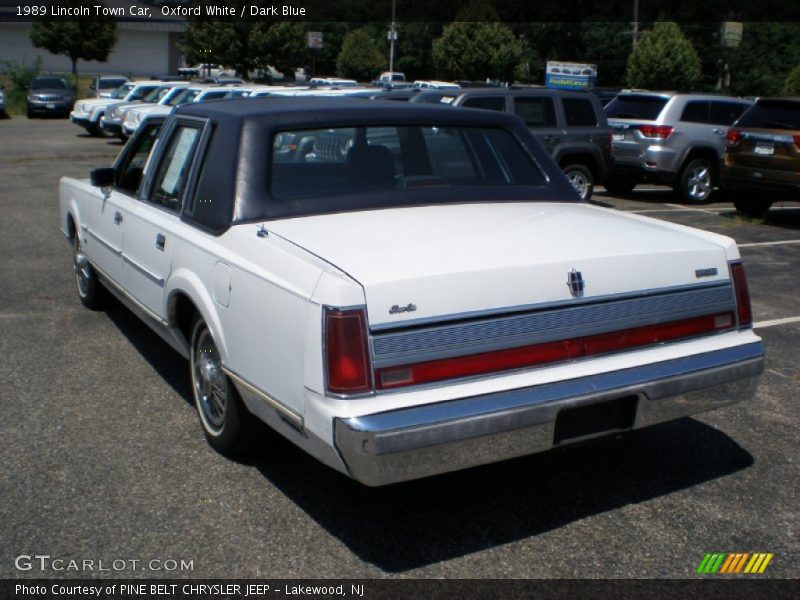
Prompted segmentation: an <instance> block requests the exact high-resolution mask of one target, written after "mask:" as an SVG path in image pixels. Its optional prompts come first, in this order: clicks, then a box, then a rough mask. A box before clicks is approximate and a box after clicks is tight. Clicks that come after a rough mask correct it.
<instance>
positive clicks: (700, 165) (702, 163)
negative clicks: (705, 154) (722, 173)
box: [675, 158, 717, 204]
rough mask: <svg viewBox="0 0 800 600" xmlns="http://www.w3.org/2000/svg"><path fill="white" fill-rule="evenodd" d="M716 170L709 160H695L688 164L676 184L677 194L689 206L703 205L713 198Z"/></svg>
mask: <svg viewBox="0 0 800 600" xmlns="http://www.w3.org/2000/svg"><path fill="white" fill-rule="evenodd" d="M716 175H717V174H716V169H715V168H714V165H713V163H712V162H711V161H710V160H709V159H707V158H695V159H694V160H690V161H689V162H688V163H686V166H684V167H683V169H682V170H681V173H680V175H679V176H678V181H677V182H676V184H675V193H676V194H678V195H679V196H680V197H681V200H683V201H684V202H687V203H689V204H702V203H704V202H706V201H708V199H709V198H710V197H711V192H712V191H714V182H715V181H716Z"/></svg>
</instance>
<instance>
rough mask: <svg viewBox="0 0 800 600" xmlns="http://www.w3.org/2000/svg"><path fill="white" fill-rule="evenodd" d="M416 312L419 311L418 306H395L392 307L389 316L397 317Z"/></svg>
mask: <svg viewBox="0 0 800 600" xmlns="http://www.w3.org/2000/svg"><path fill="white" fill-rule="evenodd" d="M415 310H417V305H416V304H413V303H409V304H406V305H405V306H399V305H397V304H395V305H394V306H392V308H390V309H389V314H390V315H397V314H400V313H406V312H414V311H415Z"/></svg>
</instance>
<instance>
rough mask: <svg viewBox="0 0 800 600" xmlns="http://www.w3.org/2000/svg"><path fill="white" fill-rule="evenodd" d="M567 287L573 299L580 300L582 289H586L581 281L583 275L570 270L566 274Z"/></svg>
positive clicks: (584, 283)
mask: <svg viewBox="0 0 800 600" xmlns="http://www.w3.org/2000/svg"><path fill="white" fill-rule="evenodd" d="M567 287H568V288H569V291H570V293H571V294H572V297H573V298H580V297H581V296H583V289H584V287H586V282H584V281H583V275H581V272H580V271H576V270H575V269H572V271H570V272H569V273H567Z"/></svg>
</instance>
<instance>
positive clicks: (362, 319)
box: [324, 308, 372, 394]
mask: <svg viewBox="0 0 800 600" xmlns="http://www.w3.org/2000/svg"><path fill="white" fill-rule="evenodd" d="M324 314H325V318H324V323H325V333H324V336H325V367H326V373H327V376H328V377H327V379H328V381H327V391H329V392H333V393H334V394H362V393H365V392H371V391H372V369H371V366H370V360H369V349H368V346H367V315H366V313H365V311H364V309H361V308H359V309H354V310H339V309H333V308H326V309H325V313H324Z"/></svg>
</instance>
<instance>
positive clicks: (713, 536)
mask: <svg viewBox="0 0 800 600" xmlns="http://www.w3.org/2000/svg"><path fill="white" fill-rule="evenodd" d="M81 131H82V130H80V129H79V128H77V127H76V126H74V125H71V124H70V123H68V122H67V121H64V120H32V121H27V120H26V119H20V118H15V119H10V120H2V121H0V182H2V183H0V214H2V225H3V226H2V235H0V257H2V258H0V278H1V279H0V280H1V281H2V282H3V285H2V288H0V350H1V351H2V360H0V381H2V384H1V385H0V409H2V415H3V416H2V419H0V440H2V442H0V444H2V468H1V469H0V548H1V549H0V577H26V576H30V577H42V576H45V577H62V576H63V577H80V576H85V575H92V574H91V573H80V572H74V571H61V572H53V571H49V572H44V573H43V572H41V571H38V570H31V571H19V570H17V569H16V568H15V565H14V563H15V560H14V559H15V557H17V556H18V555H22V554H30V555H32V554H46V555H50V556H51V557H53V558H63V559H77V560H83V559H94V560H98V559H103V560H105V561H107V562H111V561H113V560H115V559H125V560H141V561H142V562H148V561H151V560H154V559H155V560H159V561H162V564H163V562H164V561H167V560H177V561H180V560H184V561H192V563H193V569H192V570H187V571H171V572H167V571H165V570H164V569H162V570H157V571H138V570H136V571H131V570H123V571H121V572H112V573H110V575H119V576H125V577H132V576H147V577H158V576H179V577H204V578H212V577H241V578H253V577H269V578H273V577H274V578H283V577H287V578H304V577H314V578H325V577H336V578H342V577H344V578H361V577H398V576H399V577H414V578H429V577H430V578H433V577H436V578H441V577H445V578H540V577H544V578H551V577H558V578H568V577H569V578H572V577H576V578H583V577H590V578H597V577H611V578H617V577H624V578H650V577H690V576H694V572H695V569H696V568H697V566H698V564H699V563H700V561H701V560H702V558H703V556H704V554H705V553H706V552H770V553H774V558H773V559H772V562H771V563H770V565H769V567H768V569H767V570H766V572H765V573H764V575H762V577H797V575H798V572H799V569H798V568H799V567H800V531H798V523H800V452H798V447H799V445H798V431H799V430H800V280H798V272H800V206H797V205H792V204H786V205H785V206H782V205H776V206H775V207H774V208H773V210H772V211H771V212H770V214H769V215H768V217H767V219H766V220H764V221H763V222H762V221H750V220H745V219H741V218H739V217H738V216H736V214H735V212H734V211H733V209H732V207H731V205H730V204H727V203H724V202H722V201H717V202H712V203H710V204H706V205H702V206H691V207H687V206H684V205H680V204H675V203H674V202H675V201H674V199H673V198H672V196H671V195H670V193H669V191H667V190H666V189H665V188H661V189H645V190H642V191H637V192H636V193H635V194H634V195H633V196H631V197H630V198H627V199H618V198H614V197H610V196H608V195H606V194H605V193H604V192H603V191H602V190H600V191H598V193H596V195H595V199H594V201H595V202H596V203H598V204H602V205H608V206H612V207H615V208H618V209H620V210H624V211H634V212H637V213H639V214H643V215H647V216H651V217H656V218H659V219H665V220H669V221H673V222H676V223H682V224H686V225H691V226H695V227H700V228H703V229H708V230H710V231H715V232H718V233H723V234H725V235H729V236H732V237H733V238H735V239H736V240H737V242H738V243H739V244H740V248H741V253H742V256H743V258H744V260H745V265H746V269H747V274H748V278H749V284H750V291H751V295H752V302H753V310H754V315H755V321H756V330H757V332H758V333H759V335H761V336H762V337H763V339H764V341H765V343H766V346H767V352H768V356H767V366H766V372H765V374H764V377H763V379H762V384H761V387H760V389H759V392H758V395H757V397H756V398H755V400H754V401H753V402H751V403H749V404H745V405H738V406H733V407H728V408H724V409H721V410H719V411H716V412H713V413H708V414H705V415H702V416H700V417H698V418H692V419H684V420H681V421H677V422H673V423H670V424H666V425H662V426H658V427H655V428H652V429H649V430H644V431H639V432H636V433H634V434H631V435H629V436H627V437H624V438H622V439H618V440H610V441H607V442H602V443H599V444H595V445H591V446H582V447H577V448H572V449H569V450H563V451H557V452H551V453H545V454H541V455H536V456H532V457H526V458H521V459H516V460H513V461H508V462H505V463H501V464H496V465H489V466H485V467H480V468H476V469H471V470H468V471H463V472H459V473H453V474H449V475H445V476H441V477H436V478H430V479H426V480H422V481H417V482H411V483H407V484H400V485H395V486H391V487H388V488H378V489H372V488H366V487H363V486H361V485H360V484H358V483H355V482H353V481H351V480H349V479H347V478H346V477H344V476H341V475H339V474H337V473H335V472H334V471H332V470H330V469H328V468H327V467H324V466H322V465H321V464H318V463H317V462H316V461H315V460H314V459H312V458H310V457H308V456H307V455H306V454H304V453H303V452H302V451H300V450H299V449H297V448H295V447H294V446H293V445H291V444H289V443H288V442H285V441H284V440H282V439H280V438H278V437H277V436H275V435H270V434H269V433H268V432H265V435H264V440H263V442H262V443H261V444H260V446H259V447H258V449H257V451H256V452H255V453H254V454H253V456H252V457H250V458H248V459H247V460H244V461H241V462H233V461H231V460H228V459H226V458H223V457H221V456H220V455H218V454H216V453H215V452H214V451H213V450H212V449H211V448H210V447H209V446H208V445H207V444H206V442H205V440H204V438H203V435H202V431H201V429H200V424H199V422H198V419H197V417H196V414H195V411H194V408H193V405H192V403H191V399H190V390H189V386H188V373H187V367H186V364H185V362H184V361H183V359H181V358H180V357H179V356H178V355H177V354H174V353H173V352H172V351H171V350H170V349H169V348H168V347H167V346H166V344H164V343H163V342H161V341H160V339H159V338H158V337H157V336H156V335H155V334H153V333H151V332H150V331H149V330H148V329H147V328H146V327H145V326H144V325H143V324H141V323H140V322H139V321H138V320H137V319H136V318H135V317H134V316H133V315H132V314H131V313H130V312H128V311H127V310H126V309H124V308H122V307H120V306H116V307H112V308H111V309H109V310H108V311H107V312H90V311H88V310H86V309H84V308H82V306H81V305H80V303H79V301H78V297H77V294H76V292H75V290H74V278H73V273H72V264H71V254H70V250H69V246H68V244H67V242H66V240H65V239H64V237H63V235H62V234H61V232H60V230H59V227H58V208H57V186H58V179H59V178H60V177H61V176H63V175H67V176H72V177H86V176H88V171H89V169H90V168H91V167H93V166H102V165H105V164H109V163H110V162H111V160H112V159H113V157H114V156H115V155H116V153H117V152H118V151H119V149H120V145H119V143H118V142H116V141H114V140H111V139H110V138H106V139H100V138H89V137H87V136H85V135H84V134H82V133H80V132H81ZM107 574H108V573H106V574H104V575H107ZM96 575H99V574H96Z"/></svg>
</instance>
